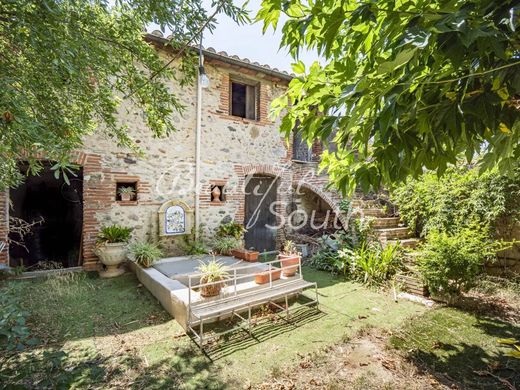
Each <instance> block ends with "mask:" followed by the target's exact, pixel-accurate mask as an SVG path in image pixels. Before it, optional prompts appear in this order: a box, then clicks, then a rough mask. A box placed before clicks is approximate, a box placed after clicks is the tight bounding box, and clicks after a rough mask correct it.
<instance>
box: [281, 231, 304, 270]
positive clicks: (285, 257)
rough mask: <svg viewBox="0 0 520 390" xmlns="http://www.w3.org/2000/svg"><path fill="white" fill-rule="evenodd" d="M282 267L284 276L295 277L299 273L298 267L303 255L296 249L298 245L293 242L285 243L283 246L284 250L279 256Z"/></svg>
mask: <svg viewBox="0 0 520 390" xmlns="http://www.w3.org/2000/svg"><path fill="white" fill-rule="evenodd" d="M278 258H279V259H280V265H281V267H282V275H283V276H294V275H295V274H296V271H298V266H299V264H300V261H301V254H300V253H299V252H298V250H297V249H296V245H295V244H294V242H292V241H289V240H287V241H285V242H284V243H283V245H282V250H281V252H280V254H279V255H278Z"/></svg>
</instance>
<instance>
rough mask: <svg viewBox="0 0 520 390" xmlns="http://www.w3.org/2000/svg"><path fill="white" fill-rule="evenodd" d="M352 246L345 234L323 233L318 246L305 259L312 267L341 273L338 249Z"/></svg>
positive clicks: (306, 263) (349, 238)
mask: <svg viewBox="0 0 520 390" xmlns="http://www.w3.org/2000/svg"><path fill="white" fill-rule="evenodd" d="M351 246H352V240H351V237H350V236H348V235H347V234H345V233H343V234H334V235H323V236H322V237H321V238H320V248H319V249H318V251H317V252H316V253H314V255H312V256H311V257H310V258H309V259H307V260H306V261H305V265H308V266H310V267H312V268H314V269H318V270H321V271H328V272H332V273H343V269H344V268H343V267H342V264H341V263H340V262H338V261H340V260H339V259H338V251H339V250H341V249H344V248H345V249H348V248H350V247H351Z"/></svg>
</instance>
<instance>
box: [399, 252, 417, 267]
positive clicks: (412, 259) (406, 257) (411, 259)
mask: <svg viewBox="0 0 520 390" xmlns="http://www.w3.org/2000/svg"><path fill="white" fill-rule="evenodd" d="M420 254H421V252H419V251H405V252H404V253H403V263H405V264H406V265H408V266H415V265H416V263H417V257H418V256H419V255H420Z"/></svg>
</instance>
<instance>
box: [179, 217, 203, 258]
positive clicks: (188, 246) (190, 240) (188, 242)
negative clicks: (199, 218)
mask: <svg viewBox="0 0 520 390" xmlns="http://www.w3.org/2000/svg"><path fill="white" fill-rule="evenodd" d="M203 229H204V227H203V225H202V224H201V225H200V226H199V229H198V237H199V238H196V236H197V235H196V234H195V233H196V229H195V226H193V227H192V228H191V233H190V234H187V235H185V236H184V245H183V249H184V251H185V252H186V253H187V254H188V255H204V254H206V253H208V252H209V249H208V247H207V246H206V243H205V242H204V240H203V239H202V238H201V237H202V236H203V233H204V230H203Z"/></svg>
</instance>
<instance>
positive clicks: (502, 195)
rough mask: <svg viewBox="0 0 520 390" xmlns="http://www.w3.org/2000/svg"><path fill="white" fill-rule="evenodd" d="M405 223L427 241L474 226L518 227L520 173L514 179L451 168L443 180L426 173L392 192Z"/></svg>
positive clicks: (493, 173)
mask: <svg viewBox="0 0 520 390" xmlns="http://www.w3.org/2000/svg"><path fill="white" fill-rule="evenodd" d="M392 200H393V201H394V202H395V203H396V205H397V206H398V207H399V214H400V216H401V219H402V220H403V221H404V222H406V224H407V225H408V226H409V227H410V229H412V230H413V231H415V232H416V234H417V235H419V236H422V237H425V236H427V235H428V232H430V231H433V230H437V231H444V232H447V233H449V234H454V233H456V232H458V231H459V230H460V229H463V228H466V227H468V226H470V225H473V224H478V225H486V226H489V227H490V228H491V229H490V232H493V231H495V230H496V227H497V224H498V223H499V224H501V225H504V224H509V225H511V224H514V223H516V222H517V221H519V220H520V208H519V207H518V204H520V170H518V169H517V170H516V171H514V172H513V173H512V175H511V176H510V177H508V176H504V175H499V174H498V172H497V171H496V170H491V171H488V172H485V173H483V174H482V175H479V172H478V169H476V168H472V169H470V168H467V167H458V168H450V169H448V170H447V171H446V173H445V174H444V176H443V177H442V178H440V179H439V178H438V177H437V175H435V174H433V173H426V174H424V175H423V176H422V177H421V178H419V179H412V180H409V181H408V182H407V183H406V184H404V185H402V186H400V187H398V188H396V189H394V190H393V191H392Z"/></svg>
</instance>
